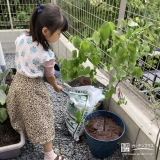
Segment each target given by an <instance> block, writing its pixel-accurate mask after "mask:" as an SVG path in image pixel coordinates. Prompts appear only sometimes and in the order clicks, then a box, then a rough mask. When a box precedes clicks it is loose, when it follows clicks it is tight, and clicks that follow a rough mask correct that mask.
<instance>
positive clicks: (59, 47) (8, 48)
mask: <svg viewBox="0 0 160 160" xmlns="http://www.w3.org/2000/svg"><path fill="white" fill-rule="evenodd" d="M23 31H24V30H14V31H11V30H7V31H5V30H3V31H0V41H1V43H2V48H3V52H4V53H15V46H14V41H15V39H16V37H17V36H18V35H20V34H21V33H22V32H23ZM51 47H52V48H53V51H54V52H55V54H56V56H57V57H62V58H67V59H71V52H72V50H73V49H74V46H73V45H72V44H71V43H70V42H68V40H67V39H66V38H65V37H64V36H61V38H60V39H59V40H58V41H57V42H56V43H54V44H51ZM84 66H85V67H86V66H92V64H91V63H90V62H89V61H87V62H86V63H85V64H84ZM96 78H97V80H98V81H99V82H100V83H101V84H103V85H105V86H106V85H107V84H108V79H107V77H106V76H104V75H103V74H102V73H101V72H100V71H99V70H97V76H96ZM124 96H125V97H126V100H127V105H121V106H118V105H117V103H116V102H117V100H118V97H117V96H116V95H113V98H112V99H111V101H110V107H109V110H110V111H112V112H114V113H116V114H117V115H118V116H120V117H121V118H122V119H123V121H124V122H125V124H126V132H125V135H124V136H123V138H122V139H121V141H120V142H121V143H129V144H130V147H131V148H132V145H137V146H138V145H143V146H145V145H148V146H149V147H148V148H149V149H151V148H152V145H153V144H154V143H155V141H156V136H157V133H158V128H157V126H156V125H154V124H153V123H152V121H151V120H150V119H149V118H147V117H146V115H144V114H143V112H142V111H141V110H140V109H139V108H138V106H136V105H135V103H133V102H132V101H131V100H130V99H131V97H130V96H129V95H127V96H126V95H124ZM107 105H108V101H106V100H105V101H104V102H103V108H104V109H105V108H107ZM128 154H129V155H130V158H131V159H132V160H138V158H139V160H154V157H153V155H152V156H150V155H148V154H153V150H147V151H144V150H138V151H134V152H133V153H128ZM132 155H133V156H132ZM137 155H138V156H137ZM158 159H160V154H159V157H158Z"/></svg>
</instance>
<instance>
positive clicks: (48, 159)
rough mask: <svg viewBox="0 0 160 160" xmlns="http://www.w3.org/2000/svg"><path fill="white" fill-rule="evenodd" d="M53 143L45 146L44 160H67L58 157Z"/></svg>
mask: <svg viewBox="0 0 160 160" xmlns="http://www.w3.org/2000/svg"><path fill="white" fill-rule="evenodd" d="M52 147H53V146H52V141H50V142H48V143H46V144H44V145H43V148H44V160H65V159H64V158H62V157H59V156H57V155H56V154H55V153H54V152H53V149H52Z"/></svg>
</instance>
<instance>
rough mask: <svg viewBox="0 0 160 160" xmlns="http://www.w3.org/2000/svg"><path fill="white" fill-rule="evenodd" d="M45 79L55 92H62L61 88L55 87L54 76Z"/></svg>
mask: <svg viewBox="0 0 160 160" xmlns="http://www.w3.org/2000/svg"><path fill="white" fill-rule="evenodd" d="M46 78H47V80H48V82H49V83H50V84H51V85H52V86H53V88H54V90H55V91H56V92H60V91H61V90H62V87H61V86H59V85H57V82H56V77H55V76H54V75H53V76H51V77H47V76H46Z"/></svg>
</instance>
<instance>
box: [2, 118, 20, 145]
mask: <svg viewBox="0 0 160 160" xmlns="http://www.w3.org/2000/svg"><path fill="white" fill-rule="evenodd" d="M0 137H1V138H0V147H3V146H8V145H12V144H16V143H19V142H20V134H19V133H17V132H16V131H15V130H14V129H13V128H12V126H11V123H10V120H9V118H7V120H6V121H5V122H4V123H0Z"/></svg>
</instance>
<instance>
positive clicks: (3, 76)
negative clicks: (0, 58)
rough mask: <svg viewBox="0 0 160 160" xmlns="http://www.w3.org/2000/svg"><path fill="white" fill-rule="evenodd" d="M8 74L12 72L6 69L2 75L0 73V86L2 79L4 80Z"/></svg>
mask: <svg viewBox="0 0 160 160" xmlns="http://www.w3.org/2000/svg"><path fill="white" fill-rule="evenodd" d="M9 72H12V70H11V69H7V70H6V71H4V72H3V73H0V84H1V82H2V80H3V78H5V77H6V76H7V75H8V73H9Z"/></svg>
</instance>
